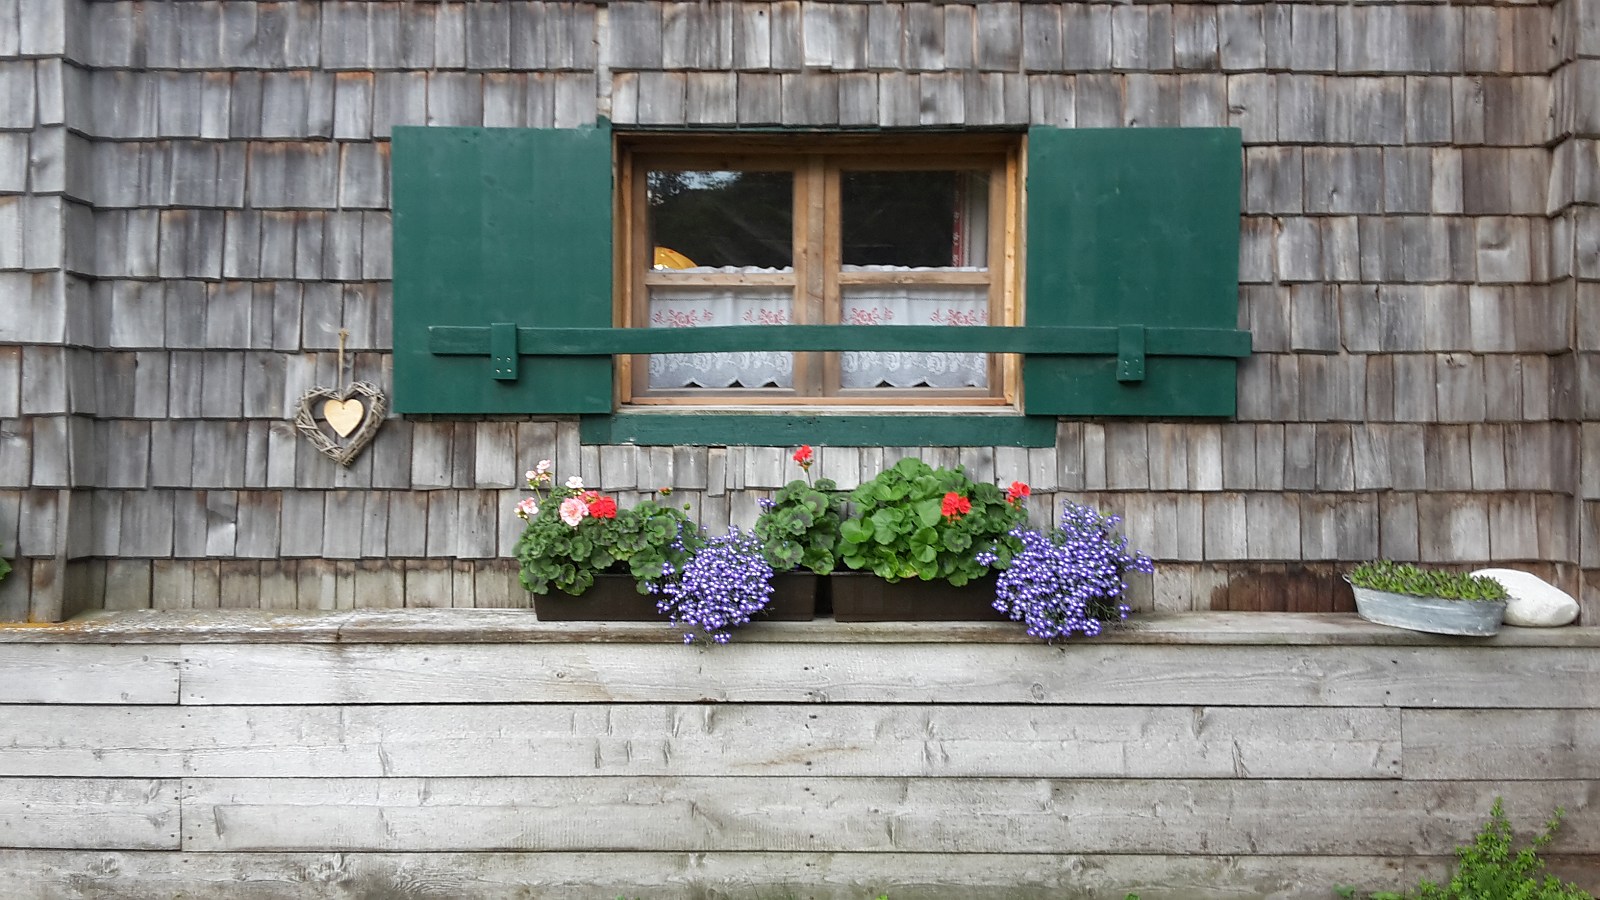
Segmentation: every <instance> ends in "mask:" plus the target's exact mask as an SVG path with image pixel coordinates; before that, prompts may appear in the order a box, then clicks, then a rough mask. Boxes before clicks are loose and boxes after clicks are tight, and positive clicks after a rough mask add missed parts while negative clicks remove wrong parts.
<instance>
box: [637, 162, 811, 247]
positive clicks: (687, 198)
mask: <svg viewBox="0 0 1600 900" xmlns="http://www.w3.org/2000/svg"><path fill="white" fill-rule="evenodd" d="M646 187H647V189H648V192H649V210H650V240H651V241H652V243H653V245H654V250H655V253H654V261H653V266H654V268H657V269H685V268H691V267H713V268H721V267H724V266H737V267H745V268H763V269H783V268H788V267H790V266H791V265H792V264H793V261H794V260H793V253H794V251H793V245H794V199H793V197H794V176H793V175H792V174H791V173H789V172H729V171H688V172H685V171H672V170H653V171H651V172H649V173H648V174H647V175H646Z"/></svg>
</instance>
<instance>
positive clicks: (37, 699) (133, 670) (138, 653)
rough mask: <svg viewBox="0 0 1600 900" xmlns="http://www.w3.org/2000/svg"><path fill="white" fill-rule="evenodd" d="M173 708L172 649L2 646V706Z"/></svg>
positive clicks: (175, 672)
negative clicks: (150, 705)
mask: <svg viewBox="0 0 1600 900" xmlns="http://www.w3.org/2000/svg"><path fill="white" fill-rule="evenodd" d="M18 630H21V629H18ZM177 702H178V648H176V647H169V646H148V647H104V646H83V645H73V644H0V703H177Z"/></svg>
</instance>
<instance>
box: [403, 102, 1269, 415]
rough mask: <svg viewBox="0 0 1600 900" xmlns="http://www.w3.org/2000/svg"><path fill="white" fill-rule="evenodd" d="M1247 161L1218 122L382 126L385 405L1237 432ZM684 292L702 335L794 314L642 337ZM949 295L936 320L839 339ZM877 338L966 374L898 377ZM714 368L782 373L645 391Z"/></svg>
mask: <svg viewBox="0 0 1600 900" xmlns="http://www.w3.org/2000/svg"><path fill="white" fill-rule="evenodd" d="M985 141H988V142H990V143H988V144H985V143H984V142H985ZM1242 155H1243V154H1242V149H1241V144H1240V135H1239V132H1238V130H1237V129H1229V128H1194V129H1190V128H1126V129H1120V128H1118V129H1060V128H1044V127H1038V128H1033V129H1031V130H1030V131H1029V132H1028V133H1027V134H1026V135H1025V136H1017V135H1011V136H988V137H984V136H971V135H962V136H957V135H939V134H916V135H899V136H886V135H871V136H868V135H857V136H845V135H831V136H819V135H816V134H812V133H793V134H772V135H766V136H763V137H761V138H760V139H752V138H751V136H749V135H743V134H723V135H694V136H679V137H677V138H671V137H668V136H657V135H649V136H646V135H613V134H612V132H611V129H610V128H609V126H607V125H606V123H604V122H600V123H598V124H597V125H596V127H592V128H580V129H553V130H541V129H492V128H431V127H430V128H423V127H398V128H396V129H395V130H394V144H393V151H392V158H393V174H392V180H391V185H392V197H393V210H394V220H393V221H394V228H393V233H394V332H393V333H394V389H393V394H394V407H395V410H396V412H398V413H402V414H415V413H443V414H483V413H505V414H517V415H528V414H535V415H549V414H557V415H561V414H579V415H581V416H582V417H583V418H582V420H581V428H580V431H581V434H582V437H583V440H585V441H587V442H590V443H617V442H626V441H634V442H638V443H655V444H679V443H702V444H713V443H721V444H765V445H782V444H786V443H796V442H799V441H807V442H810V443H832V444H838V445H843V444H854V445H867V446H871V445H892V446H936V445H942V446H962V445H985V444H989V445H992V444H1008V443H1009V444H1017V445H1026V446H1047V445H1049V444H1050V443H1052V442H1053V439H1054V431H1055V424H1056V417H1058V416H1073V417H1090V416H1092V417H1101V416H1138V417H1150V418H1176V417H1193V416H1208V417H1227V416H1231V415H1233V412H1234V405H1235V404H1234V400H1235V387H1234V378H1235V372H1236V369H1237V360H1238V359H1239V358H1240V357H1244V356H1248V355H1249V352H1250V335H1249V333H1248V332H1245V331H1242V330H1239V329H1238V327H1237V324H1238V319H1239V290H1238V258H1239V193H1240V169H1241V166H1242ZM652 172H655V173H660V174H658V175H657V176H655V178H656V184H655V188H654V191H655V193H654V195H652V188H651V178H652V175H651V173H652ZM985 179H987V188H986V189H985V188H984V187H982V185H983V184H984V182H985ZM817 185H820V186H821V187H820V189H819V188H818V187H817ZM985 193H986V194H987V197H988V201H987V203H984V202H981V201H979V200H978V199H977V198H979V197H982V196H984V195H985ZM652 196H654V197H655V198H657V199H659V201H660V202H659V203H658V205H657V207H655V208H654V209H656V210H657V212H656V215H655V217H654V219H652V217H651V215H650V211H651V209H652V207H650V205H649V204H650V203H651V200H652ZM691 201H692V202H693V203H699V204H701V205H702V206H703V207H705V208H703V209H700V210H699V211H692V210H691V206H690V205H685V204H691ZM918 204H922V205H921V206H919V205H918ZM819 208H820V212H819V211H818V210H819ZM785 210H787V214H786V213H785ZM636 211H637V212H642V213H643V214H642V215H641V214H635V213H636ZM691 212H692V214H691ZM884 216H887V217H888V221H889V222H890V223H891V224H885V220H884V218H883V217H884ZM735 218H736V219H738V220H739V221H740V223H741V224H740V225H739V226H738V227H737V228H734V227H733V226H732V225H730V224H729V222H730V221H732V220H733V219H735ZM980 219H981V220H982V222H981V224H980V222H979V220H980ZM894 222H899V223H903V224H902V225H895V224H892V223H894ZM619 223H620V224H619ZM785 228H787V229H788V231H789V239H788V240H787V241H785V240H784V230H785ZM818 232H820V235H819V233H818ZM1007 232H1009V234H1008V233H1007ZM734 235H739V236H741V237H740V239H739V240H735V239H734V237H733V236H734ZM980 235H981V237H980ZM674 245H676V246H674ZM657 247H660V248H661V260H660V263H659V264H660V265H662V266H664V267H665V268H662V269H657V268H656V266H657V265H658V262H657V251H656V248H657ZM697 254H698V255H699V258H697ZM819 256H820V258H821V262H820V264H819V262H818V258H819ZM884 266H888V267H893V268H890V269H883V268H878V267H884ZM680 267H681V268H680ZM696 269H699V270H702V271H694V270H696ZM713 270H715V271H713ZM901 288H905V289H906V290H904V291H901V290H900V289H901ZM912 288H915V291H912V290H911V289H912ZM695 292H698V294H699V296H698V297H695V302H699V301H703V300H707V299H708V298H709V297H711V296H712V295H718V294H720V295H722V296H721V297H720V298H718V299H717V302H718V303H721V304H722V307H721V308H720V309H718V308H712V307H707V308H712V314H713V318H714V320H716V321H720V320H721V319H724V318H727V317H730V316H731V317H734V318H737V319H738V320H739V322H740V324H741V325H743V320H744V316H745V314H746V313H747V312H748V313H750V315H751V317H752V319H755V320H760V319H761V318H762V317H763V316H765V317H766V318H767V319H769V320H773V321H776V320H777V319H778V318H779V317H787V318H789V319H792V321H793V323H797V324H782V325H778V324H774V325H757V324H754V323H752V324H751V325H749V326H746V327H730V328H723V327H710V328H706V327H695V328H666V327H648V323H649V320H650V319H651V318H652V317H653V316H654V315H655V314H656V313H657V312H660V313H661V315H662V317H663V320H664V321H668V320H670V319H671V318H672V315H671V311H672V304H673V303H674V302H677V298H681V297H682V296H684V295H689V296H691V297H693V296H694V295H695ZM873 292H876V295H877V296H876V297H872V296H869V294H871V293H873ZM940 292H943V296H942V298H941V299H943V300H948V301H949V305H947V306H944V307H942V308H943V309H946V310H954V311H955V312H956V313H959V314H958V315H954V316H951V315H950V314H949V313H941V315H942V316H943V319H944V321H947V322H948V321H951V320H952V319H953V320H954V321H955V324H956V325H957V327H946V326H945V325H932V326H930V325H917V324H913V325H911V326H909V327H901V326H899V325H851V324H845V322H846V321H847V320H849V319H850V318H851V317H852V316H857V317H861V320H863V321H870V320H871V319H870V316H869V315H868V314H866V313H864V312H862V311H863V310H865V309H870V308H880V309H888V308H892V307H893V304H900V308H904V309H910V308H911V307H912V305H913V304H916V303H925V302H927V300H926V297H928V296H934V295H936V294H939V293H940ZM958 297H959V298H961V305H957V304H956V299H957V298H958ZM867 301H874V302H867ZM889 301H893V304H892V303H890V302H889ZM678 312H679V313H682V310H678ZM684 315H687V314H686V313H685V314H684ZM895 315H896V316H900V315H912V314H910V313H904V314H902V313H899V312H896V313H895ZM984 315H986V316H987V317H988V325H987V326H982V325H975V326H967V325H966V324H965V323H967V322H969V321H973V320H976V319H981V318H982V316H984ZM913 318H915V316H913ZM833 323H838V324H833ZM635 326H637V327H635ZM719 332H720V335H719ZM885 348H887V349H888V352H894V351H896V350H901V349H903V350H906V351H910V352H913V353H917V354H921V355H922V356H926V355H927V351H944V352H947V353H950V354H955V355H958V356H959V355H962V354H965V355H966V356H967V358H969V359H970V358H971V356H972V355H973V354H978V355H981V361H979V362H977V363H975V364H972V365H965V366H963V365H952V366H949V367H946V368H947V369H955V370H958V371H959V372H960V374H959V375H958V376H956V377H954V378H952V379H948V380H947V379H946V378H945V377H944V376H945V375H946V374H947V372H945V371H941V372H939V373H933V372H930V371H912V372H910V373H909V376H908V377H901V376H902V375H905V374H907V373H905V372H904V367H903V366H902V367H901V370H900V371H899V372H896V371H894V370H892V369H891V367H890V366H888V365H885V364H883V360H881V359H876V360H875V359H873V358H872V357H871V356H870V355H869V354H873V353H882V352H885ZM722 352H740V353H743V352H749V353H773V354H786V356H784V358H783V359H781V360H776V361H775V360H773V359H771V358H767V359H765V361H763V362H762V363H761V365H754V364H752V365H749V366H741V367H740V371H738V372H737V373H735V375H734V377H731V378H730V377H727V376H726V375H724V376H722V377H720V378H718V377H712V376H711V375H710V374H708V373H710V372H713V371H716V367H717V365H718V364H717V363H715V362H714V361H712V360H703V361H701V362H697V363H693V364H691V365H689V366H686V367H679V369H678V371H675V372H672V373H671V375H670V377H668V376H667V375H666V374H663V376H662V377H660V378H658V379H656V380H655V381H653V382H652V381H651V379H650V368H651V366H650V359H649V358H650V357H663V362H662V363H661V366H660V368H661V369H662V371H663V373H666V372H667V370H669V369H671V368H672V366H670V365H669V364H668V358H670V356H671V355H673V354H698V355H703V356H711V355H714V354H716V353H722ZM1008 360H1020V361H1012V362H1008ZM936 374H937V375H938V376H939V377H934V376H935V375H936ZM619 375H620V376H621V377H619ZM685 404H689V405H690V406H691V407H692V409H693V410H694V411H695V412H694V414H692V415H683V414H681V413H682V412H683V411H684V410H683V407H684V405H685ZM985 405H988V406H989V407H990V408H989V410H987V411H984V410H981V409H966V410H962V409H960V408H959V407H982V406H985ZM775 407H776V408H775ZM708 410H709V411H708ZM885 412H893V413H894V414H893V415H885V414H884V413H885Z"/></svg>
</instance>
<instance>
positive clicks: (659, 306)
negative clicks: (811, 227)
mask: <svg viewBox="0 0 1600 900" xmlns="http://www.w3.org/2000/svg"><path fill="white" fill-rule="evenodd" d="M685 271H689V272H737V271H744V270H740V269H687V270H685ZM750 271H772V270H770V269H753V270H750ZM793 313H794V288H791V287H785V286H769V285H762V286H743V285H741V286H737V287H708V286H694V287H687V286H685V287H670V288H667V287H656V288H652V289H651V291H650V327H651V328H706V327H716V326H718V325H787V324H789V323H790V322H792V321H793ZM650 386H651V387H652V388H658V389H673V388H690V387H695V388H730V387H746V388H758V387H779V388H787V387H793V386H794V354H793V353H772V352H761V353H757V352H746V353H653V354H651V356H650Z"/></svg>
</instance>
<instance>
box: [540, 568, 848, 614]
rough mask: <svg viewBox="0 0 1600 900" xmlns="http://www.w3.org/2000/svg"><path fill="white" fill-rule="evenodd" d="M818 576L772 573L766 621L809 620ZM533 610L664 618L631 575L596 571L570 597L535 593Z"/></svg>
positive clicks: (815, 603) (814, 604)
mask: <svg viewBox="0 0 1600 900" xmlns="http://www.w3.org/2000/svg"><path fill="white" fill-rule="evenodd" d="M821 580H822V579H821V578H820V577H819V576H816V575H812V574H811V573H809V572H808V573H805V574H796V573H792V572H790V573H784V574H781V575H774V576H773V577H772V601H771V602H770V603H768V604H767V608H766V612H765V614H764V615H763V616H762V618H763V619H766V620H767V621H769V622H809V621H811V620H812V619H814V618H816V614H817V587H818V584H819V583H820V582H821ZM533 611H534V614H535V615H537V616H538V617H539V621H541V622H665V621H667V617H666V616H664V615H662V614H661V613H659V612H657V611H656V596H655V595H654V594H641V593H639V588H638V583H637V582H635V581H634V580H633V576H631V575H598V576H596V577H595V579H594V585H593V586H592V587H590V588H589V589H588V590H587V591H584V592H583V594H582V595H580V596H577V597H573V596H571V595H569V594H563V593H560V592H557V591H552V592H550V593H548V594H542V595H540V594H535V595H534V598H533Z"/></svg>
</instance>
